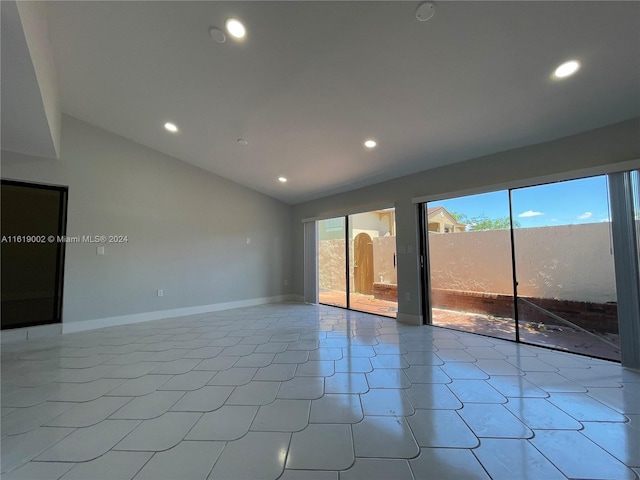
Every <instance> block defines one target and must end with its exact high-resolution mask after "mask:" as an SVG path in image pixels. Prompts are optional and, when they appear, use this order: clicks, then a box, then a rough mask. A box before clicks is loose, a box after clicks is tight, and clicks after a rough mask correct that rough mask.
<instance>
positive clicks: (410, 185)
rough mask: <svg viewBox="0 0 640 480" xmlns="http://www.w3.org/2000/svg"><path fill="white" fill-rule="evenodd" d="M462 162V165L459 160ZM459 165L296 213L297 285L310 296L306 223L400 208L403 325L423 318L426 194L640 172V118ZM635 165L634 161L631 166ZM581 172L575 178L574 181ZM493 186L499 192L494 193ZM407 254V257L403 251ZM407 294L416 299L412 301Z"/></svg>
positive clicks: (318, 203)
mask: <svg viewBox="0 0 640 480" xmlns="http://www.w3.org/2000/svg"><path fill="white" fill-rule="evenodd" d="M454 160H456V159H454ZM457 160H459V163H454V164H452V165H449V166H446V167H440V168H436V169H432V170H425V171H424V172H421V173H418V174H415V175H410V176H406V177H402V178H398V179H396V180H391V181H388V182H384V183H380V184H378V185H373V186H370V187H365V188H361V189H358V190H354V191H351V192H347V193H343V194H338V195H332V196H329V197H325V198H321V199H318V200H314V201H311V202H306V203H302V204H299V205H296V206H295V207H294V219H293V228H294V231H293V235H294V240H293V242H294V265H293V275H294V285H295V286H296V291H295V293H298V294H300V293H301V292H302V278H303V261H302V260H303V227H302V223H301V222H302V219H305V218H313V217H322V216H324V215H327V214H330V213H332V212H342V213H343V214H344V213H347V212H348V211H349V210H353V211H362V210H361V209H362V208H363V207H368V208H367V209H371V208H375V205H380V206H384V205H389V204H395V208H396V234H397V246H398V319H399V320H401V321H406V322H418V321H419V320H420V317H419V314H420V302H419V299H420V296H419V295H420V294H419V288H420V287H419V285H420V282H419V270H418V259H417V256H416V250H417V249H416V246H417V242H418V231H417V228H416V227H417V219H416V207H415V205H414V204H413V203H412V199H413V198H415V197H420V196H429V195H433V196H438V195H441V196H442V198H445V197H446V196H447V195H448V194H450V193H454V192H461V191H466V192H467V193H471V191H478V190H484V189H492V188H493V187H495V188H506V187H507V186H513V187H515V186H523V185H526V184H528V182H529V181H530V180H531V179H539V180H540V179H547V181H548V179H550V178H553V179H568V178H571V177H572V176H579V175H583V174H585V175H586V174H589V173H590V174H593V173H594V172H597V173H602V171H603V170H610V171H613V170H615V169H616V168H622V167H616V165H620V164H621V162H630V163H631V164H633V165H634V166H635V168H640V118H634V119H631V120H627V121H624V122H620V123H617V124H614V125H609V126H606V127H603V128H599V129H596V130H591V131H588V132H583V133H580V134H578V135H572V136H570V137H565V138H561V139H558V140H553V141H550V142H545V143H541V144H536V145H531V146H528V147H523V148H519V149H515V150H509V151H506V152H500V153H496V154H492V155H487V156H485V157H481V158H476V159H471V160H467V161H462V160H464V159H457ZM625 165H626V166H627V167H628V166H629V163H627V164H625ZM574 174H575V175H574ZM492 186H493V187H492ZM403 251H404V252H405V253H402V252H403ZM407 294H408V295H409V298H410V299H409V300H407V299H406V298H407Z"/></svg>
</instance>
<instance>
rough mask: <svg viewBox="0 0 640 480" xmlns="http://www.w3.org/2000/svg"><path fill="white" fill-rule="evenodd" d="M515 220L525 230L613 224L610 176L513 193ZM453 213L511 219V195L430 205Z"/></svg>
mask: <svg viewBox="0 0 640 480" xmlns="http://www.w3.org/2000/svg"><path fill="white" fill-rule="evenodd" d="M511 197H512V202H513V216H514V220H517V221H518V222H520V226H521V227H522V228H527V227H543V226H554V225H570V224H581V223H597V222H606V221H609V201H608V199H609V193H608V189H607V177H606V175H603V176H598V177H591V178H582V179H579V180H570V181H565V182H557V183H550V184H546V185H538V186H534V187H526V188H517V189H514V190H512V191H511ZM428 206H429V207H435V206H443V207H445V208H446V209H447V210H448V211H450V212H457V213H464V214H466V215H468V216H469V217H475V216H480V215H485V216H487V217H489V218H491V219H495V218H503V217H507V216H508V215H509V193H508V191H506V190H502V191H499V192H492V193H485V194H481V195H472V196H468V197H459V198H454V199H449V200H444V201H437V202H429V205H428Z"/></svg>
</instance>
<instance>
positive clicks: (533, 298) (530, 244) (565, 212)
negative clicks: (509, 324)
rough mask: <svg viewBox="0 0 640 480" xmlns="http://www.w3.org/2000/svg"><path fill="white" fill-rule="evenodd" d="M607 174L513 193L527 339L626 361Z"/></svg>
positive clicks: (522, 329)
mask: <svg viewBox="0 0 640 480" xmlns="http://www.w3.org/2000/svg"><path fill="white" fill-rule="evenodd" d="M607 188H608V185H607V178H606V176H599V177H591V178H583V179H579V180H571V181H565V182H558V183H551V184H547V185H538V186H533V187H526V188H518V189H514V190H512V191H511V202H512V211H513V215H514V218H517V220H518V227H519V228H516V229H515V230H514V232H513V237H514V255H515V265H516V278H517V282H518V287H517V289H518V324H519V328H520V339H521V340H522V341H523V342H527V343H532V344H537V345H544V346H549V347H553V348H557V349H561V350H566V351H570V352H575V353H581V354H586V355H590V356H594V357H601V358H608V359H611V360H617V361H619V360H620V347H619V343H620V342H619V338H618V318H617V308H616V301H617V298H616V284H615V269H614V259H613V248H612V244H611V228H610V214H609V205H608V190H607Z"/></svg>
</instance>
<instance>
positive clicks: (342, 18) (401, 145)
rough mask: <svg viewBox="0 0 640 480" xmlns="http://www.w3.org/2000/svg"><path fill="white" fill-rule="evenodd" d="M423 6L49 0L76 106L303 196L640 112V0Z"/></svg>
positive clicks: (64, 92) (108, 124) (87, 116)
mask: <svg viewBox="0 0 640 480" xmlns="http://www.w3.org/2000/svg"><path fill="white" fill-rule="evenodd" d="M417 5H418V2H188V1H179V2H115V1H113V2H112V1H108V2H94V1H88V2H82V1H79V2H49V3H48V5H47V7H48V10H49V29H50V36H51V42H52V47H53V52H54V60H55V64H56V71H57V75H58V81H59V84H60V89H61V92H60V93H61V99H62V109H63V111H64V112H65V113H67V114H69V115H72V116H74V117H77V118H79V119H82V120H85V121H87V122H89V123H92V124H94V125H97V126H99V127H102V128H104V129H106V130H109V131H111V132H115V133H117V134H120V135H122V136H124V137H127V138H130V139H132V140H134V141H136V142H139V143H141V144H143V145H147V146H149V147H151V148H154V149H156V150H158V151H161V152H164V153H166V154H169V155H172V156H174V157H176V158H179V159H181V160H184V161H186V162H189V163H192V164H194V165H197V166H199V167H202V168H204V169H206V170H209V171H211V172H214V173H216V174H218V175H221V176H223V177H226V178H229V179H231V180H234V181H236V182H238V183H240V184H242V185H246V186H247V187H250V188H252V189H255V190H257V191H260V192H263V193H265V194H267V195H270V196H272V197H275V198H278V199H280V200H283V201H285V202H288V203H292V204H295V203H299V202H302V201H306V200H310V199H313V198H318V197H321V196H324V195H327V194H330V193H336V192H341V191H346V190H350V189H352V188H356V187H359V186H364V185H369V184H373V183H376V182H379V181H383V180H387V179H391V178H395V177H399V176H403V175H406V174H410V173H414V172H417V171H422V170H426V169H429V168H433V167H436V166H441V165H444V164H447V163H453V162H458V161H462V160H466V159H469V158H473V157H477V156H481V155H484V154H488V153H492V152H496V151H501V150H506V149H509V148H515V147H519V146H524V145H528V144H532V143H538V142H541V141H546V140H551V139H553V138H559V137H563V136H566V135H570V134H574V133H578V132H581V131H584V130H588V129H592V128H597V127H600V126H603V125H607V124H611V123H615V122H618V121H621V120H625V119H628V118H632V117H636V116H638V115H640V28H639V27H640V3H638V2H619V3H618V2H560V1H557V2H440V3H438V4H437V9H436V15H435V17H434V18H433V19H432V20H430V21H429V22H424V23H422V22H418V21H417V20H416V18H415V15H414V12H415V9H416V6H417ZM231 16H235V17H237V18H239V19H241V20H242V21H243V22H244V23H245V25H246V27H247V30H248V35H247V38H246V39H245V40H244V41H242V42H235V41H231V40H227V42H226V43H225V44H217V43H215V42H213V41H212V40H211V38H210V36H209V27H210V26H212V25H214V26H218V27H220V28H222V27H223V24H224V21H225V19H227V18H229V17H231ZM572 58H577V59H579V60H580V61H581V62H582V65H583V67H582V69H581V71H580V72H579V73H578V74H577V75H576V76H574V77H571V78H569V79H565V80H564V81H561V82H560V81H555V80H553V79H552V78H551V74H552V72H553V70H554V69H555V67H556V66H557V65H559V64H560V63H562V62H563V61H565V60H568V59H572ZM166 121H172V122H174V123H176V124H177V125H178V126H179V128H180V133H179V134H176V135H172V134H169V133H167V132H166V131H165V130H164V129H163V124H164V123H165V122H166ZM368 137H374V138H375V139H377V140H378V142H379V146H378V148H376V149H374V150H371V151H368V150H367V149H365V148H364V147H363V146H362V142H363V141H364V140H365V139H366V138H368ZM238 138H244V139H246V140H248V141H249V145H248V146H244V147H243V146H241V145H239V144H238V143H237V139H238ZM280 175H284V176H286V177H288V178H289V182H288V183H287V184H284V185H283V184H281V183H280V182H278V176H280Z"/></svg>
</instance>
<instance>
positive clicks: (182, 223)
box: [1, 116, 292, 323]
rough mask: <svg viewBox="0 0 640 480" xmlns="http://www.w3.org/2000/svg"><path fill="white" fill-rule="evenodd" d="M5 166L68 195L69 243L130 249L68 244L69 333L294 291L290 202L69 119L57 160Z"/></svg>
mask: <svg viewBox="0 0 640 480" xmlns="http://www.w3.org/2000/svg"><path fill="white" fill-rule="evenodd" d="M1 167H2V170H1V174H2V177H3V178H7V179H13V180H23V181H29V182H36V183H48V184H57V185H66V186H68V187H69V206H68V225H67V235H68V236H69V237H73V236H80V237H82V236H84V235H87V236H94V235H106V236H109V235H122V236H126V237H127V239H128V241H127V242H126V243H100V244H95V243H83V242H79V243H68V244H67V247H66V259H65V281H64V297H63V322H64V323H72V322H82V321H87V320H94V319H104V318H110V317H118V316H123V315H135V314H141V313H146V312H158V311H164V310H173V309H181V308H188V307H197V306H207V305H215V304H220V303H227V302H241V301H249V300H254V299H264V298H268V297H274V296H280V295H286V294H289V293H291V292H290V289H291V247H292V245H291V239H292V235H291V225H292V207H291V206H289V205H287V204H285V203H282V202H280V201H277V200H275V199H273V198H271V197H267V196H265V195H263V194H260V193H257V192H254V191H252V190H250V189H247V188H245V187H242V186H240V185H238V184H236V183H233V182H231V181H228V180H225V179H223V178H221V177H218V176H216V175H214V174H212V173H209V172H206V171H204V170H201V169H199V168H196V167H193V166H191V165H189V164H187V163H184V162H181V161H179V160H176V159H174V158H172V157H169V156H166V155H163V154H161V153H158V152H156V151H154V150H151V149H148V148H146V147H143V146H141V145H138V144H136V143H133V142H131V141H129V140H127V139H124V138H122V137H119V136H116V135H113V134H111V133H108V132H106V131H104V130H101V129H99V128H96V127H93V126H91V125H88V124H86V123H84V122H81V121H79V120H76V119H74V118H71V117H66V116H65V117H64V118H63V130H62V149H61V156H60V158H59V159H58V160H54V159H44V158H39V157H32V156H26V155H21V154H16V153H11V152H5V151H3V152H2V164H1ZM248 242H249V243H248ZM98 245H101V246H104V247H105V255H104V256H102V255H97V249H96V247H97V246H98ZM285 281H287V283H288V286H285V285H284V284H285ZM158 289H162V290H163V296H161V297H159V296H157V290H158Z"/></svg>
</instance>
